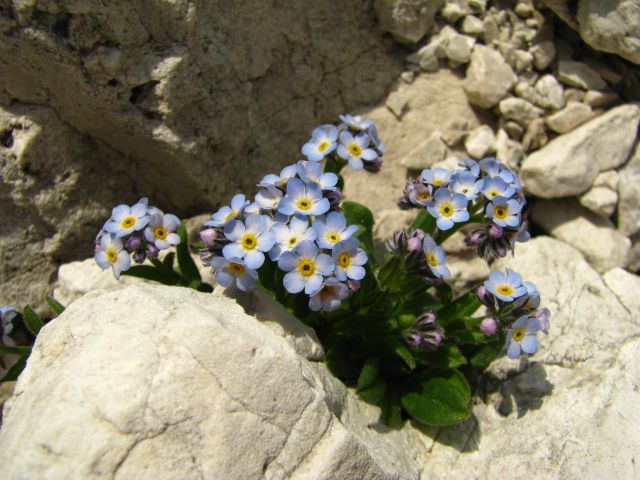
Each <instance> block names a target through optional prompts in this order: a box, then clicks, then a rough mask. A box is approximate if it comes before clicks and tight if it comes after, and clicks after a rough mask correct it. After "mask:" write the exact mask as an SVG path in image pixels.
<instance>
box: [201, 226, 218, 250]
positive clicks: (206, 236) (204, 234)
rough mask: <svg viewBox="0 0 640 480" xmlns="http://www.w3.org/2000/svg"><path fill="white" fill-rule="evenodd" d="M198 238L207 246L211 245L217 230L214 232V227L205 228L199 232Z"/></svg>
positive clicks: (215, 237) (216, 235) (215, 238)
mask: <svg viewBox="0 0 640 480" xmlns="http://www.w3.org/2000/svg"><path fill="white" fill-rule="evenodd" d="M200 238H201V239H202V242H203V243H204V244H205V245H206V246H207V247H212V246H213V244H214V243H215V241H216V240H217V238H218V232H216V230H215V228H207V229H206V230H202V231H201V232H200Z"/></svg>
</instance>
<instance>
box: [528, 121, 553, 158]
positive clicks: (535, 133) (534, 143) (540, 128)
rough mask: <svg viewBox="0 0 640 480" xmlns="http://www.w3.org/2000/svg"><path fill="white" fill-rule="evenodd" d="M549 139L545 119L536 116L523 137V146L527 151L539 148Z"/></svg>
mask: <svg viewBox="0 0 640 480" xmlns="http://www.w3.org/2000/svg"><path fill="white" fill-rule="evenodd" d="M548 141H549V137H548V136H547V131H546V129H545V127H544V120H543V119H542V118H536V119H535V120H533V121H532V122H531V123H530V124H529V125H527V129H526V131H525V132H524V136H523V137H522V147H523V148H524V150H525V151H526V152H530V151H532V150H538V149H540V148H542V147H544V146H545V145H546V144H547V142H548Z"/></svg>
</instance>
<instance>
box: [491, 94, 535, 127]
mask: <svg viewBox="0 0 640 480" xmlns="http://www.w3.org/2000/svg"><path fill="white" fill-rule="evenodd" d="M498 110H499V111H500V115H502V116H503V117H504V118H505V119H507V120H513V121H514V122H517V123H519V124H520V125H521V126H522V127H526V126H527V125H528V124H529V123H531V122H533V121H534V120H535V119H536V118H538V117H539V116H540V115H542V110H541V109H540V108H538V107H536V106H535V105H532V104H531V103H529V102H527V101H526V100H524V99H522V98H516V97H511V98H505V99H504V100H502V101H501V102H500V105H499V106H498Z"/></svg>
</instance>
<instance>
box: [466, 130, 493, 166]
mask: <svg viewBox="0 0 640 480" xmlns="http://www.w3.org/2000/svg"><path fill="white" fill-rule="evenodd" d="M464 148H465V149H466V150H467V153H468V154H469V155H471V156H472V157H473V158H475V159H478V160H479V159H482V158H484V157H486V156H487V154H489V153H493V152H495V150H496V136H495V134H494V133H493V130H491V128H490V127H488V126H486V125H482V126H480V127H478V128H476V129H475V130H473V131H472V132H470V133H469V135H468V136H467V138H466V140H465V141H464Z"/></svg>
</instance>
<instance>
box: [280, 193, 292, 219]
mask: <svg viewBox="0 0 640 480" xmlns="http://www.w3.org/2000/svg"><path fill="white" fill-rule="evenodd" d="M278 212H280V213H283V214H284V215H293V214H294V213H296V207H295V205H294V203H293V201H292V200H291V199H290V198H289V197H284V198H283V199H282V200H280V203H279V204H278Z"/></svg>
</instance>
